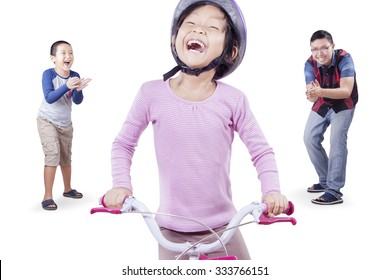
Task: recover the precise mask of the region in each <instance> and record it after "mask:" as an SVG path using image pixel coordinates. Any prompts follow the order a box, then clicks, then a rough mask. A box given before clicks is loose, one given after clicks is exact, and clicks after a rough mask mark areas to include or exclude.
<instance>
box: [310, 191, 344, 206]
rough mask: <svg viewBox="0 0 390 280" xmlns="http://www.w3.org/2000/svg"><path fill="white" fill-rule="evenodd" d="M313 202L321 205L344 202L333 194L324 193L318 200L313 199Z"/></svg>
mask: <svg viewBox="0 0 390 280" xmlns="http://www.w3.org/2000/svg"><path fill="white" fill-rule="evenodd" d="M311 202H313V203H315V204H320V205H332V204H338V203H343V200H342V198H337V197H335V196H334V195H333V194H330V193H324V194H323V195H321V196H320V197H318V198H316V199H312V200H311Z"/></svg>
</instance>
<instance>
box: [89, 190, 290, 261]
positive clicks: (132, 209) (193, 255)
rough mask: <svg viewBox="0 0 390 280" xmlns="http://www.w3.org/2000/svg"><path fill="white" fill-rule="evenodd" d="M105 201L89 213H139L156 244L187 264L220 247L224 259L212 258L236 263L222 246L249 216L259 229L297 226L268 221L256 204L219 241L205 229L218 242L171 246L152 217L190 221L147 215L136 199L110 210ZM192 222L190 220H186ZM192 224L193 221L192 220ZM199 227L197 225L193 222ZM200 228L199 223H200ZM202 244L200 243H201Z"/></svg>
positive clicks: (285, 219)
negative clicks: (223, 252) (184, 255)
mask: <svg viewBox="0 0 390 280" xmlns="http://www.w3.org/2000/svg"><path fill="white" fill-rule="evenodd" d="M103 201H104V197H103V198H102V199H101V201H100V204H102V205H103V207H97V208H92V209H91V211H90V213H91V214H94V213H98V212H103V213H110V214H122V213H140V214H141V215H142V216H143V218H144V220H145V222H146V224H147V226H148V228H149V230H150V231H151V233H152V234H153V236H154V238H155V239H156V240H157V242H158V243H159V244H160V245H161V246H162V247H164V248H166V249H167V250H170V251H172V252H177V253H181V254H180V255H179V257H178V259H179V258H180V257H181V256H182V255H183V254H187V255H188V257H189V259H190V260H205V259H208V258H207V257H206V254H207V253H210V252H214V251H216V250H217V249H220V248H221V247H223V248H224V249H225V253H226V256H223V257H218V258H213V259H217V260H232V259H237V258H236V257H235V256H228V254H227V251H226V248H225V245H226V244H227V243H228V242H229V240H230V239H231V238H232V237H233V235H234V233H235V230H236V228H237V227H239V226H241V224H240V223H241V221H242V220H243V219H244V218H245V217H246V216H247V215H249V214H251V215H252V216H253V218H254V220H253V221H252V223H253V222H256V223H258V224H262V225H270V224H273V223H276V222H290V223H292V224H293V225H295V224H296V220H295V219H294V218H292V217H273V218H268V217H267V216H266V214H267V212H268V210H267V205H266V204H265V203H258V202H253V203H251V204H249V205H247V206H245V207H243V208H241V210H239V211H238V212H237V213H236V214H235V215H234V217H233V218H232V219H231V221H230V223H229V224H228V226H227V227H226V229H225V230H224V231H223V233H222V236H221V237H219V236H218V235H217V233H216V232H214V231H213V230H212V229H211V228H210V227H208V226H206V225H203V224H202V225H203V226H205V228H207V229H208V230H210V232H211V233H212V235H215V236H216V237H217V240H216V241H214V242H212V243H204V242H196V243H192V242H184V243H174V242H171V241H169V240H168V239H166V238H165V237H164V235H163V234H162V233H161V230H160V227H159V226H158V224H157V222H156V220H155V219H154V215H169V216H175V217H179V218H184V219H189V218H186V217H181V216H177V215H172V214H164V213H153V212H151V211H149V209H148V208H147V207H146V206H145V204H143V203H142V202H140V201H139V200H137V199H136V198H135V197H128V198H126V200H125V201H124V203H123V206H122V208H121V209H113V208H108V207H105V205H104V202H103ZM293 212H294V205H293V204H292V203H291V202H289V209H288V211H286V213H285V214H286V215H291V214H292V213H293ZM189 220H192V219H189ZM192 221H194V220H192ZM194 222H197V223H199V222H198V221H194ZM200 224H201V223H200ZM201 241H202V240H201Z"/></svg>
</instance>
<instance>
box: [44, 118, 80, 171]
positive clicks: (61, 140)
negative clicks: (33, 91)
mask: <svg viewBox="0 0 390 280" xmlns="http://www.w3.org/2000/svg"><path fill="white" fill-rule="evenodd" d="M37 125H38V132H39V136H40V138H41V144H42V149H43V153H44V154H45V166H58V165H60V166H66V165H70V164H71V162H72V139H73V126H72V124H70V125H69V126H67V127H62V126H58V125H55V124H53V123H52V122H50V121H49V120H47V119H45V118H42V117H38V118H37Z"/></svg>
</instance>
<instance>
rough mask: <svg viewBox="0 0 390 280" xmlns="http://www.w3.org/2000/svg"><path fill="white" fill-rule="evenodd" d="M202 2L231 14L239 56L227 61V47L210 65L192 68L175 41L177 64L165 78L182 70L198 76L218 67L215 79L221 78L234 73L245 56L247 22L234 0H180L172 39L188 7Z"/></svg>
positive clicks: (174, 51)
mask: <svg viewBox="0 0 390 280" xmlns="http://www.w3.org/2000/svg"><path fill="white" fill-rule="evenodd" d="M202 4H211V5H214V6H217V7H219V8H221V9H222V10H223V11H224V12H225V13H226V15H228V16H229V18H230V23H231V25H232V32H233V34H234V37H235V41H237V44H238V46H237V47H238V55H237V57H236V58H235V59H234V60H233V61H231V62H229V63H226V61H225V57H226V56H227V55H230V54H229V53H228V52H229V51H230V50H228V49H226V48H225V51H224V52H223V53H222V55H221V56H220V57H218V58H216V59H214V60H213V61H212V62H211V63H210V64H209V65H208V66H206V67H204V68H200V69H192V68H190V67H188V66H187V65H185V64H184V63H183V62H182V61H181V60H180V59H179V57H178V55H177V53H176V50H175V46H174V44H173V43H171V51H172V55H173V57H174V59H175V60H176V63H177V66H175V67H174V68H173V69H172V70H171V71H169V72H168V73H166V74H165V75H164V80H167V79H169V78H170V77H172V76H173V75H175V74H176V73H177V72H178V71H180V70H181V71H183V72H185V73H187V74H191V75H196V76H198V75H199V74H200V73H202V72H204V71H209V70H211V69H214V68H216V69H217V72H216V74H215V76H214V79H221V78H223V77H226V76H227V75H229V74H230V73H232V72H233V71H234V70H235V69H236V68H237V67H238V66H239V65H240V63H241V61H242V59H243V58H244V54H245V49H246V40H247V38H246V36H247V34H246V24H245V19H244V16H243V14H242V12H241V9H240V8H239V7H238V5H237V3H236V2H235V1H234V0H180V2H179V3H178V5H177V7H176V9H175V12H174V14H173V19H172V28H171V39H172V38H173V37H174V36H176V35H177V32H178V30H179V28H180V26H179V24H181V23H180V22H179V21H180V20H181V19H182V16H183V14H184V13H185V12H186V11H187V10H188V9H191V8H194V7H197V6H198V5H202Z"/></svg>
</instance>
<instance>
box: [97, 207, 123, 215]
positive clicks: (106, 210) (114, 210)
mask: <svg viewBox="0 0 390 280" xmlns="http://www.w3.org/2000/svg"><path fill="white" fill-rule="evenodd" d="M90 212H91V214H94V213H109V214H122V211H121V209H118V208H107V207H96V208H92V209H91V211H90Z"/></svg>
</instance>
